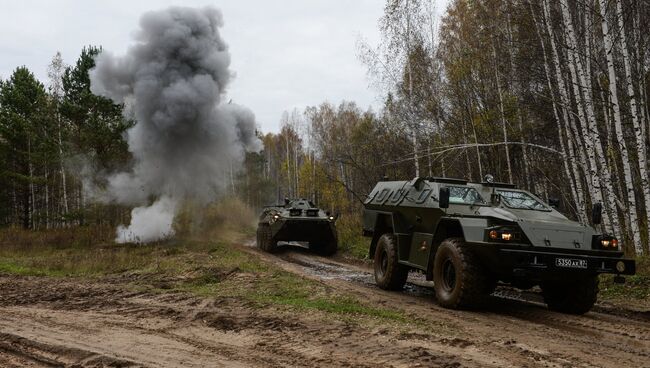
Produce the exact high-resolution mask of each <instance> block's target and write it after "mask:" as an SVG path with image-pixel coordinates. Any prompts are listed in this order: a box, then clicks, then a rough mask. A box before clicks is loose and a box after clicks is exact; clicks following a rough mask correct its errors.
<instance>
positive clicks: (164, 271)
mask: <svg viewBox="0 0 650 368" xmlns="http://www.w3.org/2000/svg"><path fill="white" fill-rule="evenodd" d="M231 206H232V205H231ZM235 207H236V206H235ZM222 210H223V211H222ZM222 210H215V209H210V210H209V211H212V212H213V216H212V218H211V219H210V218H208V220H205V219H204V220H203V221H202V223H201V224H200V225H199V226H197V225H196V224H192V222H191V221H189V220H188V221H187V222H186V223H184V224H181V226H182V227H181V228H180V231H178V232H180V233H182V234H184V236H183V237H182V238H180V237H177V238H176V239H175V240H174V239H170V240H166V241H161V242H158V243H152V244H115V243H114V242H113V241H112V240H113V237H114V234H115V233H114V230H113V229H112V228H104V227H78V228H70V229H62V230H61V229H57V230H47V231H36V232H34V231H24V230H21V229H17V228H7V229H0V274H12V275H29V276H46V277H72V278H86V279H87V278H94V279H98V280H101V279H102V278H104V277H111V276H112V275H124V274H126V275H127V276H129V277H126V278H120V279H123V280H129V281H128V282H130V284H129V285H127V287H133V288H136V289H138V290H149V291H152V292H168V291H170V290H171V291H185V292H190V293H193V294H196V295H200V296H205V297H217V298H235V299H238V300H243V301H245V302H248V303H251V304H252V305H256V306H259V307H265V306H269V305H275V306H281V307H283V308H288V309H290V310H298V311H319V312H323V313H328V314H332V315H336V316H340V317H341V318H356V317H358V316H362V317H368V318H376V319H381V320H384V321H395V322H407V320H408V319H407V317H406V316H404V315H403V313H402V312H400V311H399V310H393V309H385V308H376V307H374V306H370V305H367V304H365V303H363V302H361V301H359V300H357V299H356V298H354V297H351V296H349V295H342V294H340V293H338V292H335V291H333V290H332V289H331V288H330V287H328V286H327V285H325V284H323V283H320V282H318V281H314V280H311V279H305V278H303V277H301V276H299V275H296V274H293V273H290V272H286V271H284V270H282V269H280V268H279V267H277V266H275V265H273V264H269V263H265V262H263V261H261V260H260V259H259V258H258V257H256V256H254V255H251V254H250V253H249V252H247V251H245V250H244V249H242V248H241V247H240V246H234V245H232V244H233V243H236V242H237V241H241V240H243V239H247V238H249V237H250V232H251V231H250V227H244V228H246V229H247V231H243V232H242V231H239V230H237V227H239V228H241V227H242V226H243V224H245V223H247V222H248V220H247V219H246V217H247V216H245V215H235V216H232V218H236V219H237V220H236V221H237V223H234V224H233V223H227V221H226V220H223V219H217V220H215V218H218V217H219V216H222V215H221V213H222V212H226V213H227V212H228V211H229V212H230V213H236V212H237V208H233V207H231V208H229V209H228V211H226V210H224V209H223V208H222ZM188 213H190V212H188ZM188 216H189V215H188ZM192 228H193V229H192ZM206 228H209V230H207V231H206ZM201 231H206V232H205V233H200V235H197V232H201ZM206 234H207V235H206ZM224 238H225V240H222V239H224ZM217 239H219V240H217ZM348 244H351V243H348ZM364 251H367V247H366V250H364ZM359 253H361V252H360V251H359Z"/></svg>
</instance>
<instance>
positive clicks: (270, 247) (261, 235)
mask: <svg viewBox="0 0 650 368" xmlns="http://www.w3.org/2000/svg"><path fill="white" fill-rule="evenodd" d="M257 247H258V248H260V249H261V250H263V251H265V252H269V253H274V252H275V251H276V249H277V242H276V241H275V240H274V239H273V236H271V226H270V225H269V224H265V223H262V224H259V225H258V226H257Z"/></svg>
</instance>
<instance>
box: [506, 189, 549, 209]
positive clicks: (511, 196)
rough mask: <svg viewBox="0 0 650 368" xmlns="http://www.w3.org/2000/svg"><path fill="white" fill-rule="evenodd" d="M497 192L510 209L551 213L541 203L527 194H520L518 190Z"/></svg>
mask: <svg viewBox="0 0 650 368" xmlns="http://www.w3.org/2000/svg"><path fill="white" fill-rule="evenodd" d="M497 192H498V193H499V194H500V195H501V199H502V200H503V202H504V203H505V204H506V206H508V207H510V208H515V209H520V210H538V211H550V209H549V208H548V207H547V206H546V205H544V204H543V203H542V202H541V201H539V200H537V198H535V197H533V196H532V195H530V194H528V193H526V192H520V191H517V190H498V191H497Z"/></svg>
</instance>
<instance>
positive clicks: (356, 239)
mask: <svg viewBox="0 0 650 368" xmlns="http://www.w3.org/2000/svg"><path fill="white" fill-rule="evenodd" d="M336 229H337V231H338V236H339V249H340V250H341V251H342V252H343V253H344V254H346V255H348V256H350V257H352V258H355V259H367V258H368V249H369V248H370V238H366V237H364V236H363V235H362V234H361V220H360V219H359V216H357V215H346V214H343V215H341V217H340V218H339V220H338V221H337V223H336Z"/></svg>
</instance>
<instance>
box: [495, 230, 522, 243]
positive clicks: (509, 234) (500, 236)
mask: <svg viewBox="0 0 650 368" xmlns="http://www.w3.org/2000/svg"><path fill="white" fill-rule="evenodd" d="M487 235H488V241H494V242H512V241H516V240H521V233H519V232H517V231H514V230H513V229H510V228H505V227H499V228H492V229H488V232H487Z"/></svg>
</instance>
